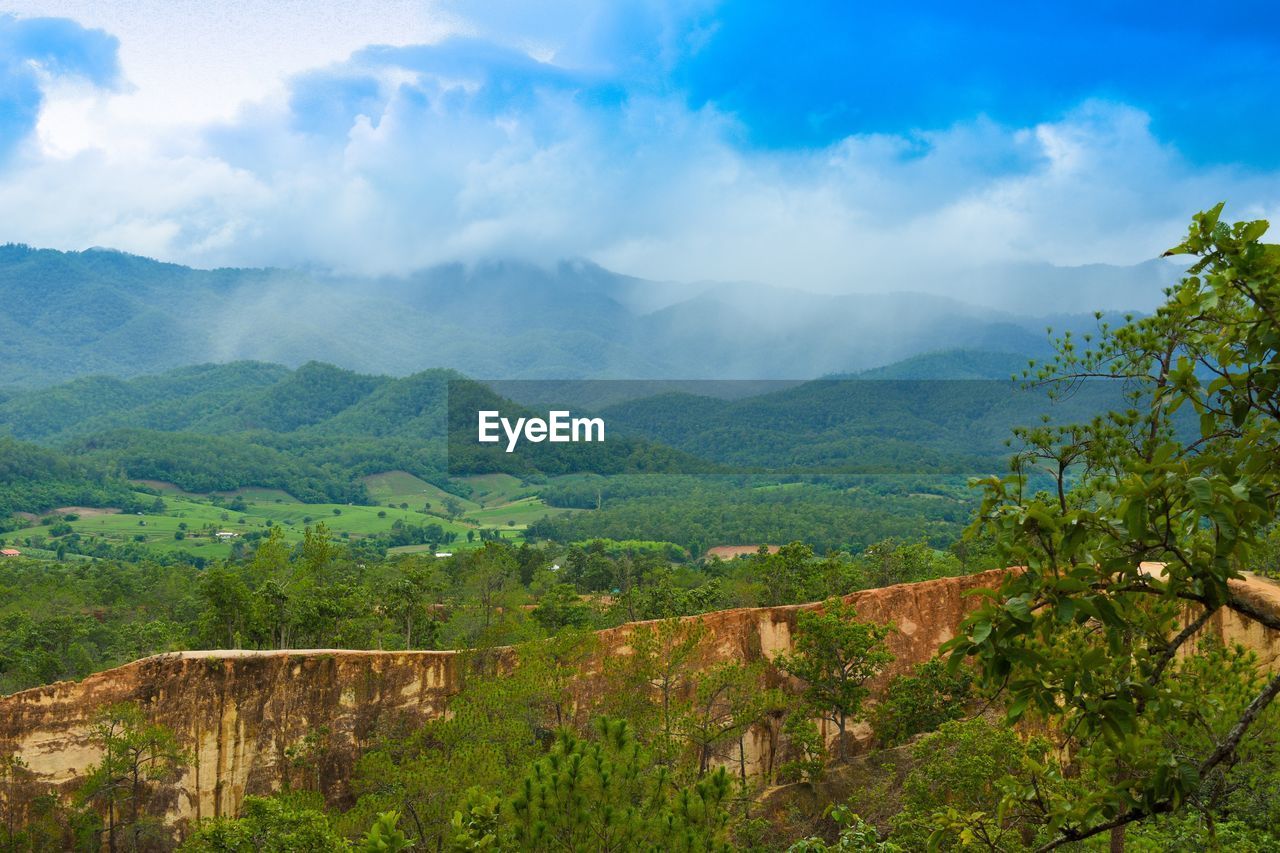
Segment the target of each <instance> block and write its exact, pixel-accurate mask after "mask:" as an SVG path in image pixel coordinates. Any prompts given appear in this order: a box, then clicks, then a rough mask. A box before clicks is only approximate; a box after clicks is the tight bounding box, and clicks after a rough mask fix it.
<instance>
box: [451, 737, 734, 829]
mask: <svg viewBox="0 0 1280 853" xmlns="http://www.w3.org/2000/svg"><path fill="white" fill-rule="evenodd" d="M595 734H596V739H595V740H590V741H588V740H584V739H582V738H580V737H578V736H577V735H576V734H574V733H573V732H571V731H569V730H566V729H561V730H560V732H559V733H558V734H557V736H556V741H555V744H554V745H553V746H552V748H551V751H550V753H549V754H548V755H547V756H546V757H544V758H542V759H539V760H538V761H537V762H536V763H535V764H534V765H533V767H532V768H531V769H530V771H529V773H528V774H527V775H526V776H525V779H524V781H523V783H522V784H521V785H520V787H519V789H518V793H517V794H516V795H515V796H514V797H512V798H511V799H510V800H509V801H508V802H507V803H506V804H505V807H503V808H502V809H501V810H497V809H494V808H493V807H492V806H490V807H489V808H480V809H477V808H475V807H472V808H471V809H470V810H469V813H470V815H472V816H476V815H479V816H481V817H483V818H487V819H481V820H476V819H474V817H473V818H472V819H470V820H466V819H465V818H464V815H463V814H462V813H459V814H458V815H455V818H454V826H455V827H456V828H460V829H464V828H466V827H468V826H469V827H471V829H470V835H471V837H472V839H474V841H476V842H480V844H479V845H473V846H488V845H494V846H497V847H498V848H499V849H502V848H505V847H510V848H512V849H519V850H530V851H540V850H598V851H602V852H603V853H607V852H608V851H627V850H673V851H694V850H697V851H712V850H725V851H727V850H730V849H732V848H731V847H730V845H729V842H728V836H729V829H730V813H729V810H728V807H727V806H728V800H729V795H730V793H731V791H732V782H731V780H730V777H729V775H728V774H727V773H726V772H725V771H724V768H720V769H719V770H717V771H716V772H715V773H713V774H710V775H709V776H707V777H706V778H705V779H702V780H701V781H699V782H697V783H695V784H693V785H691V786H689V787H687V788H678V787H675V786H674V785H672V784H671V780H670V776H669V773H668V771H667V770H666V768H664V767H661V766H655V765H654V763H653V761H652V760H651V758H650V757H649V756H648V755H647V753H646V752H645V750H644V749H643V748H642V747H641V746H640V744H639V743H638V742H637V741H636V739H635V736H634V734H633V733H632V731H631V729H630V727H629V726H628V725H627V724H626V722H625V721H622V720H612V719H609V718H607V717H605V718H602V719H600V720H599V721H598V722H597V724H596V726H595ZM477 836H478V837H477Z"/></svg>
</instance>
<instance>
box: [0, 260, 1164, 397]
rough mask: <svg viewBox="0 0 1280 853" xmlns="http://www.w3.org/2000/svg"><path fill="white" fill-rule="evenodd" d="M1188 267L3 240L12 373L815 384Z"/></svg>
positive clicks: (1012, 336) (1100, 299)
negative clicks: (429, 261)
mask: <svg viewBox="0 0 1280 853" xmlns="http://www.w3.org/2000/svg"><path fill="white" fill-rule="evenodd" d="M970 275H977V274H976V273H975V274H970ZM1174 276H1175V271H1174V268H1173V267H1172V266H1170V265H1166V264H1163V263H1160V262H1152V263H1148V264H1143V265H1139V266H1135V267H1104V266H1091V267H1080V268H1058V267H1047V266H1046V267H1044V268H1041V267H1018V268H1013V267H1008V268H999V269H994V268H993V269H992V270H990V271H988V272H986V273H984V274H983V281H982V282H978V281H976V280H966V282H961V281H960V280H959V279H957V281H956V282H955V287H954V288H953V289H954V292H964V293H973V294H975V295H978V296H980V298H982V299H983V300H984V302H985V304H981V305H979V304H971V303H969V302H962V301H959V300H955V299H951V298H948V297H946V296H941V295H937V294H936V293H926V292H920V293H903V292H897V293H881V294H867V293H857V294H835V295H833V294H817V293H810V292H806V291H805V290H804V288H803V282H797V283H796V286H795V287H794V288H791V287H788V288H783V287H773V286H767V285H759V284H749V283H722V282H719V283H718V282H702V283H692V284H680V283H671V282H654V281H646V280H643V279H638V278H633V277H629V276H625V275H620V274H617V273H613V272H610V271H608V270H606V269H603V268H601V267H599V266H596V265H594V264H591V263H589V262H585V261H566V262H562V263H560V264H558V265H556V266H554V267H551V268H543V267H538V266H534V265H531V264H527V263H522V262H517V261H491V262H485V263H479V264H475V265H471V266H464V265H462V264H451V265H445V266H440V267H434V268H432V269H429V270H424V271H422V272H419V273H415V274H413V275H409V276H405V277H399V278H352V277H337V276H332V275H328V274H324V273H311V272H306V271H298V270H272V269H217V270H197V269H192V268H188V267H184V266H179V265H175V264H168V263H162V262H159V261H154V260H150V259H147V258H143V257H139V256H136V255H129V254H125V253H121V252H115V251H110V250H100V249H93V250H87V251H84V252H60V251H55V250H40V249H32V248H28V247H26V246H20V245H7V246H3V247H0V304H3V305H4V306H5V310H4V311H3V312H0V386H10V387H24V386H26V387H31V386H40V385H48V384H51V383H55V382H58V381H61V380H65V379H68V378H72V377H75V376H83V375H86V374H109V375H114V376H135V375H141V374H146V373H155V372H159V371H164V370H169V369H172V368H175V367H180V366H184V365H192V364H201V363H207V362H229V361H236V360H257V361H267V362H274V363H279V364H284V365H288V366H297V365H299V364H303V363H305V362H307V361H311V360H321V361H325V362H329V363H332V364H336V365H339V366H341V367H344V368H348V369H352V370H358V371H365V372H369V373H379V374H394V375H406V374H409V373H413V372H416V371H419V370H422V369H426V368H431V367H441V366H444V367H449V368H452V369H455V370H458V371H461V372H463V373H465V374H468V375H471V376H479V377H491V378H723V379H732V378H793V379H803V378H811V377H816V376H821V375H827V374H833V373H849V372H856V371H861V370H866V369H870V368H875V367H877V366H880V365H884V364H887V363H890V362H896V361H900V360H902V359H907V358H910V357H912V356H916V355H920V354H923V353H929V352H936V351H940V350H948V349H966V350H982V351H987V352H998V353H1014V354H1018V355H1038V354H1042V353H1044V352H1045V351H1046V349H1047V344H1048V338H1047V336H1046V334H1045V328H1046V326H1052V327H1053V328H1054V329H1055V331H1062V330H1065V329H1068V328H1073V329H1090V328H1093V327H1094V326H1095V324H1096V321H1095V320H1094V318H1093V316H1092V313H1091V312H1092V311H1093V310H1094V309H1095V308H1101V309H1106V310H1111V311H1119V310H1125V309H1134V310H1139V311H1141V310H1146V309H1149V308H1151V307H1152V306H1153V305H1154V304H1155V303H1156V302H1157V300H1158V298H1159V296H1160V289H1161V287H1162V286H1164V285H1166V284H1168V283H1169V282H1170V281H1172V280H1173V278H1174ZM984 282H985V284H984ZM942 284H946V285H947V286H948V287H950V285H949V283H942ZM987 285H989V286H987ZM936 286H940V285H939V284H938V283H930V288H928V289H936ZM923 289H925V288H922V290H923Z"/></svg>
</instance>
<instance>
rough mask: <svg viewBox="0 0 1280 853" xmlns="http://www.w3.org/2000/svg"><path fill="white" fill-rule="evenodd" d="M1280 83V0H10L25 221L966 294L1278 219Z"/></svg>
mask: <svg viewBox="0 0 1280 853" xmlns="http://www.w3.org/2000/svg"><path fill="white" fill-rule="evenodd" d="M1277 103H1280V12H1278V11H1276V7H1274V5H1273V4H1268V3H1255V2H1239V3H1235V4H1231V5H1230V6H1225V7H1222V8H1217V7H1212V8H1211V7H1205V6H1203V5H1195V6H1192V5H1190V4H1179V3H1159V4H1156V3H1125V4H1116V3H1110V2H1073V3H1056V4H1051V3H1036V2H1029V3H1024V4H1017V5H1011V4H1006V3H991V4H984V3H966V4H957V3H950V2H928V0H922V2H918V3H913V4H910V5H909V6H903V5H902V4H885V3H874V4H872V3H861V2H849V1H848V0H847V1H846V2H835V3H825V2H812V3H804V4H779V3H765V2H742V1H741V0H738V1H737V2H734V0H729V2H712V0H669V2H662V1H661V0H612V1H611V2H609V0H598V1H596V0H567V2H550V0H510V2H492V0H458V2H450V0H434V2H423V0H417V2H405V0H343V2H331V0H309V2H301V1H300V0H272V2H261V0H254V1H253V2H235V3H230V2H211V0H205V2H192V0H115V2H109V0H100V2H84V0H0V241H13V242H25V243H30V244H32V245H37V246H42V247H52V248H61V249H83V248H88V247H91V246H106V247H111V248H116V249H121V250H125V251H130V252H134V253H138V254H143V255H147V256H151V257H156V258H160V259H163V260H168V261H174V262H179V263H186V264H191V265H194V266H201V267H212V266H228V265H233V266H284V267H305V268H313V269H324V270H334V271H337V272H343V273H360V274H387V273H389V274H400V273H405V272H408V271H411V270H414V269H419V268H423V267H427V266H431V265H433V264H437V263H442V262H449V261H455V260H462V261H474V260H479V259H484V258H493V257H504V258H520V259H525V260H532V261H535V262H540V263H550V262H553V261H555V260H558V259H562V258H586V259H589V260H592V261H595V262H597V263H600V264H602V265H604V266H606V267H608V268H610V269H614V270H616V271H619V272H624V273H628V274H632V275H638V276H644V277H649V278H655V279H664V280H689V281H693V280H708V279H714V280H726V281H737V280H751V281H762V282H766V283H770V284H777V285H789V286H799V287H805V288H807V289H812V290H820V291H830V292H838V291H856V290H885V289H896V288H911V287H918V286H920V283H921V282H922V281H929V282H932V283H933V285H934V286H933V287H932V288H925V289H937V288H938V287H942V288H943V289H945V280H946V277H947V276H948V274H950V273H952V272H954V271H956V270H960V269H965V270H973V269H982V268H984V267H987V266H991V265H1001V264H1024V263H1042V262H1047V263H1053V264H1059V265H1077V264H1086V263H1113V264H1133V263H1138V262H1141V261H1144V260H1147V259H1149V258H1152V257H1155V256H1157V255H1159V254H1160V253H1161V252H1162V251H1163V250H1164V249H1166V248H1168V247H1169V246H1170V245H1172V244H1174V243H1176V242H1177V241H1178V239H1179V238H1180V236H1181V234H1182V233H1183V232H1184V231H1185V228H1186V223H1187V222H1188V220H1189V218H1190V215H1191V214H1192V213H1194V212H1195V211H1197V210H1201V209H1204V208H1207V207H1210V206H1212V205H1213V204H1215V203H1217V202H1218V201H1226V202H1227V215H1228V216H1229V217H1233V218H1236V219H1245V218H1256V217H1274V216H1275V214H1276V212H1277V209H1280V146H1277V145H1276V143H1275V140H1276V139H1277V138H1278V137H1277V133H1278V132H1280V110H1277V109H1276V108H1275V104H1277ZM938 282H943V284H941V285H940V284H938Z"/></svg>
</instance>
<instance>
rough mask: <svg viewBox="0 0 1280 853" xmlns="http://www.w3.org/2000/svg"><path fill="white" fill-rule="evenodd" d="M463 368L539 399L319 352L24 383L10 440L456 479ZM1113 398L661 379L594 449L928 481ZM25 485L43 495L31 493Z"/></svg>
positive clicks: (247, 470)
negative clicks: (27, 386)
mask: <svg viewBox="0 0 1280 853" xmlns="http://www.w3.org/2000/svg"><path fill="white" fill-rule="evenodd" d="M999 362H1001V359H999V358H994V360H993V357H990V356H983V355H982V354H968V353H963V352H961V353H944V354H938V355H935V356H932V357H931V361H930V362H929V363H930V364H932V365H933V367H935V368H937V369H939V370H940V371H943V372H944V375H945V369H946V366H947V365H959V366H960V367H961V368H963V369H964V370H966V371H967V370H969V369H970V368H971V367H972V365H974V364H979V365H986V366H988V367H991V366H992V365H993V364H995V363H999ZM921 364H922V362H919V361H917V362H915V363H908V364H907V365H905V366H904V367H903V371H904V372H905V373H907V374H908V375H916V374H918V373H919V372H920V370H921V369H922V368H921ZM887 372H888V373H889V374H890V375H891V374H892V369H888V370H887ZM451 381H452V382H454V383H455V388H457V387H462V388H466V389H469V390H468V391H467V393H468V394H470V395H472V396H474V397H475V399H474V400H471V404H472V405H470V408H469V409H468V411H471V410H475V409H478V408H498V409H502V410H504V411H506V412H509V413H511V414H513V415H518V414H520V413H521V412H524V413H529V412H533V411H535V410H537V409H536V407H531V408H528V409H521V408H520V407H519V406H517V405H516V404H515V403H512V402H511V401H510V400H505V399H503V398H501V397H499V396H497V395H496V394H494V393H493V392H492V391H491V390H489V389H488V388H487V387H486V386H484V385H481V384H479V383H471V382H469V381H468V380H465V379H464V378H463V377H462V376H461V374H458V373H456V372H453V371H448V370H428V371H424V372H421V373H417V374H413V375H411V376H408V377H403V378H392V377H386V376H375V375H368V374H361V373H356V372H353V371H349V370H344V369H341V368H338V367H334V366H332V365H328V364H322V363H308V364H305V365H303V366H302V367H300V368H297V369H295V370H290V369H288V368H284V367H280V366H278V365H270V364H262V363H257V362H236V363H232V364H225V365H204V366H198V367H190V368H181V369H178V370H175V371H171V372H168V373H164V374H159V375H156V376H146V377H138V378H134V379H116V378H106V377H94V378H84V379H77V380H74V381H72V382H69V383H66V384H64V385H59V386H55V387H52V388H47V389H40V390H34V391H25V392H19V393H14V394H12V395H11V396H10V397H9V398H8V399H6V400H4V401H3V402H0V435H8V436H11V437H12V438H14V439H19V440H22V441H26V442H34V443H36V444H39V445H41V446H43V447H44V448H47V450H45V451H42V452H44V453H45V454H48V453H56V454H57V455H58V457H59V459H60V460H61V462H63V463H65V465H63V467H59V468H57V470H58V472H59V473H58V475H57V477H56V478H55V479H57V480H58V481H59V482H64V481H65V482H67V483H72V482H77V483H80V484H81V485H82V486H83V485H84V484H85V483H93V484H97V485H94V486H93V488H100V487H101V486H102V484H103V483H106V482H108V481H109V480H110V479H111V477H112V476H115V477H116V478H117V479H118V477H119V476H126V477H129V478H132V479H149V480H163V481H167V482H172V483H175V484H177V485H179V486H181V487H182V488H184V489H188V490H190V491H194V492H209V491H214V490H227V489H235V488H239V487H245V486H258V487H266V488H277V489H282V490H284V491H287V492H289V493H290V494H292V495H294V496H295V497H297V498H299V499H301V500H304V501H339V502H345V501H360V500H363V499H364V497H365V496H364V493H363V486H362V485H361V483H360V478H361V477H364V476H367V475H370V474H377V473H381V472H384V471H391V470H403V471H407V472H410V473H412V474H414V475H416V476H419V477H422V478H424V479H427V480H431V481H436V482H442V481H443V480H444V479H445V478H446V477H447V476H448V474H449V473H450V471H449V470H447V468H448V466H447V464H446V463H447V456H446V452H447V450H448V448H447V446H446V428H447V423H446V421H447V412H446V408H447V401H448V395H449V389H450V383H451ZM643 387H644V388H645V390H646V391H660V386H657V385H644V386H643ZM1114 393H1115V392H1114V391H1113V390H1111V389H1109V388H1103V387H1097V388H1086V389H1083V390H1081V391H1080V392H1078V393H1077V394H1075V395H1074V396H1072V397H1070V398H1069V399H1068V400H1066V401H1065V402H1063V403H1059V404H1056V405H1054V406H1048V404H1047V401H1046V399H1045V397H1044V395H1043V394H1042V393H1036V392H1031V391H1026V390H1020V389H1019V387H1018V386H1017V385H1016V384H1015V383H1012V382H1010V381H1009V380H1008V379H1004V380H917V379H905V380H878V379H868V380H840V379H824V380H815V381H812V382H807V383H800V384H795V385H788V386H785V387H782V388H781V389H780V390H772V391H767V392H765V393H756V394H753V395H751V396H746V397H743V398H740V399H732V400H726V399H721V398H717V397H713V396H700V395H696V394H689V393H660V392H659V393H653V394H652V395H651V396H644V397H642V398H639V399H635V400H629V401H625V402H620V403H616V404H614V405H611V406H607V407H604V408H603V409H600V410H598V413H599V414H602V415H603V416H604V417H605V419H606V422H607V423H608V424H609V430H610V432H609V435H610V438H611V440H610V441H609V442H608V443H607V445H605V446H602V447H599V448H592V450H593V451H594V452H595V455H594V456H592V457H591V459H590V460H589V462H590V468H589V470H591V471H593V472H596V473H603V474H617V473H628V472H636V471H667V472H682V473H707V472H708V471H709V470H710V468H709V467H708V465H707V464H706V463H711V465H712V467H716V468H717V469H718V470H721V471H722V472H723V470H724V466H730V467H732V468H733V469H734V470H748V471H761V470H771V471H789V472H791V473H797V472H808V473H840V474H860V473H866V474H893V475H907V476H923V477H936V476H942V475H953V476H964V475H968V474H973V473H978V472H982V473H989V472H992V471H996V470H1000V469H1002V468H1003V464H1004V463H1003V460H1004V458H1005V457H1006V456H1007V455H1008V453H1009V448H1008V446H1007V444H1006V440H1007V439H1008V438H1009V436H1010V434H1011V429H1012V427H1014V426H1016V425H1020V424H1030V423H1034V422H1036V421H1037V420H1038V417H1039V415H1040V413H1041V412H1042V411H1045V410H1046V407H1047V406H1048V411H1050V413H1051V414H1053V415H1054V417H1055V418H1056V419H1058V420H1080V419H1084V418H1087V417H1088V416H1090V415H1091V414H1093V413H1094V412H1096V411H1099V410H1100V409H1101V408H1103V407H1105V406H1107V405H1112V404H1114V403H1115V401H1116V398H1115V396H1114ZM545 410H546V409H545V407H544V408H542V409H540V410H538V411H542V412H545ZM582 413H583V414H588V413H590V412H582ZM13 446H15V445H10V447H13ZM564 447H565V446H564V445H558V446H555V447H554V448H553V447H552V446H551V445H543V446H542V447H541V448H538V452H537V453H535V454H534V455H532V456H529V455H523V456H508V455H507V454H505V453H494V454H475V453H474V452H469V453H468V454H467V455H465V456H463V457H458V458H455V459H454V460H453V461H454V463H455V464H454V466H453V473H458V471H459V470H460V468H465V469H466V471H465V473H484V472H489V471H505V472H507V473H512V474H516V475H518V476H521V477H528V476H533V475H558V474H563V473H570V472H572V471H574V470H582V468H581V464H580V463H577V462H575V461H574V460H570V459H568V458H567V457H566V456H565V455H564V454H563V453H562V452H560V451H562V450H563V448H564ZM456 450H457V448H455V453H456ZM471 450H472V451H474V448H472V449H471ZM33 452H34V451H30V450H29V451H24V453H26V454H27V455H30V454H31V453H33ZM33 458H34V457H33ZM575 465H577V466H578V467H575ZM85 466H88V467H87V468H86V467H85ZM27 470H33V469H31V468H30V466H27V467H25V468H16V467H15V468H14V469H13V471H11V472H10V480H11V481H16V480H25V479H30V478H28V477H26V476H25V475H23V474H22V473H21V472H22V471H27ZM77 472H78V473H77ZM77 478H78V479H77ZM86 488H87V486H86ZM91 491H92V489H90V492H91ZM90 492H86V494H89V493H90ZM22 494H24V495H27V496H28V497H27V499H24V500H25V502H26V503H27V504H30V503H31V500H30V496H31V495H32V494H34V493H32V492H30V490H28V491H25V492H22ZM83 502H86V503H87V502H91V500H90V499H89V498H86V500H85V501H83ZM11 503H12V502H11ZM44 503H46V504H47V503H48V502H47V501H46V502H44ZM14 508H18V507H17V505H16V504H15V505H14ZM20 508H31V509H34V510H36V511H38V510H40V509H42V508H44V507H43V506H36V507H34V508H32V507H27V506H23V507H20Z"/></svg>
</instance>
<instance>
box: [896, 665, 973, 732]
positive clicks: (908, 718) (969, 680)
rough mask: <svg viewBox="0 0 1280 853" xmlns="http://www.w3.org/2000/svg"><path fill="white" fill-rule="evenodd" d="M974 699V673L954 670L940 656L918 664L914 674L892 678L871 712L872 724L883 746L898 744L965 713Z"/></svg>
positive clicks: (958, 717) (965, 670)
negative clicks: (948, 667)
mask: <svg viewBox="0 0 1280 853" xmlns="http://www.w3.org/2000/svg"><path fill="white" fill-rule="evenodd" d="M972 699H973V676H972V675H971V674H970V672H969V671H968V670H967V669H964V668H962V669H959V670H957V671H955V672H950V671H948V669H947V665H946V664H945V663H943V662H942V661H941V660H939V659H938V658H933V659H932V660H927V661H925V662H924V663H922V664H918V665H917V666H916V668H915V674H914V675H899V676H898V677H896V678H894V679H893V680H892V681H890V682H889V686H888V687H887V688H886V689H885V693H884V698H882V699H881V700H880V703H879V704H878V705H876V706H875V708H874V709H873V710H872V712H871V725H872V728H873V729H875V733H876V740H878V741H879V742H880V745H881V746H885V747H890V746H898V745H899V744H901V743H905V742H906V741H908V740H910V739H911V738H912V737H914V736H915V735H918V734H920V733H921V732H931V731H933V730H935V729H937V728H938V726H940V725H942V724H943V723H945V722H948V721H950V720H958V719H960V718H961V717H963V716H964V714H965V710H966V709H967V707H968V705H969V703H970V701H972Z"/></svg>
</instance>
